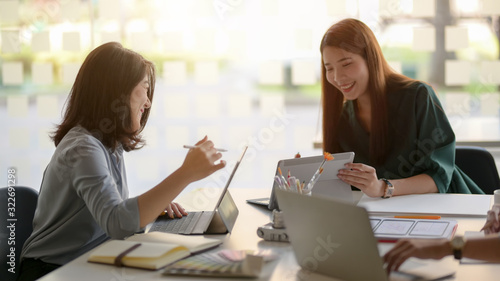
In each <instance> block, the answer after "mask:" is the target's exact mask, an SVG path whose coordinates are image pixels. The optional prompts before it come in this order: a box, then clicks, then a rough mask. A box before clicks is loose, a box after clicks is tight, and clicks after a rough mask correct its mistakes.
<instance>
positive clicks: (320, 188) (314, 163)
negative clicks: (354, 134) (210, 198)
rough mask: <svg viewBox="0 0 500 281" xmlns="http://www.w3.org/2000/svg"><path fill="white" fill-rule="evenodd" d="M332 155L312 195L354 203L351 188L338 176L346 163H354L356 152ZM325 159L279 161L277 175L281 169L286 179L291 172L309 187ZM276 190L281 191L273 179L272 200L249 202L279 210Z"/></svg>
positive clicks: (260, 199)
mask: <svg viewBox="0 0 500 281" xmlns="http://www.w3.org/2000/svg"><path fill="white" fill-rule="evenodd" d="M332 155H333V157H334V159H333V160H330V161H328V162H326V163H325V165H324V166H323V169H324V171H323V173H322V174H321V177H320V178H319V180H318V182H317V183H316V184H315V185H314V188H313V189H312V193H313V194H317V195H321V196H327V197H333V198H336V199H339V200H342V201H346V202H350V203H352V202H353V199H352V191H351V186H350V185H348V184H347V183H345V182H343V181H342V180H341V179H339V178H338V177H337V174H338V171H339V170H340V169H343V168H344V165H345V164H346V163H352V162H353V160H354V152H342V153H335V154H332ZM323 159H324V156H323V155H319V156H310V157H302V158H291V159H283V160H280V161H278V165H277V167H276V173H275V175H279V171H278V168H280V169H281V172H282V173H283V176H285V177H286V176H287V174H288V171H290V173H291V175H292V176H295V177H296V178H298V179H300V180H301V181H305V183H306V185H307V183H308V182H309V181H310V180H311V178H312V176H313V175H314V173H315V172H316V170H317V169H318V167H319V165H320V164H321V162H323ZM275 189H279V187H278V186H277V185H276V183H275V182H274V178H273V188H272V191H271V197H270V198H256V199H248V200H247V202H248V203H251V204H257V205H263V206H267V208H268V209H269V210H274V209H279V206H278V204H277V201H276V196H275Z"/></svg>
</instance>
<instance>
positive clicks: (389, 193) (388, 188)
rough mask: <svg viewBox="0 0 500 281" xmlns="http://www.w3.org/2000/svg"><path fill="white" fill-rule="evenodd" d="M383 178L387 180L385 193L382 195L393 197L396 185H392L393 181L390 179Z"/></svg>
mask: <svg viewBox="0 0 500 281" xmlns="http://www.w3.org/2000/svg"><path fill="white" fill-rule="evenodd" d="M381 180H383V181H384V182H385V189H384V195H383V196H382V198H391V197H392V194H393V193H394V185H392V183H391V182H390V181H389V180H388V179H385V178H381Z"/></svg>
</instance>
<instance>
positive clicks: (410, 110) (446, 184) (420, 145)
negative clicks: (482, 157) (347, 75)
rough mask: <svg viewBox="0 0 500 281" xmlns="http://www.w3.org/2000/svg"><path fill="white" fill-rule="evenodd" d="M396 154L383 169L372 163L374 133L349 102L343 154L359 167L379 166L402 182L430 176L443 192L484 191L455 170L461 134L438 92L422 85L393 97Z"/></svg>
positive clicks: (342, 124) (383, 174)
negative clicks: (457, 134) (457, 140)
mask: <svg viewBox="0 0 500 281" xmlns="http://www.w3.org/2000/svg"><path fill="white" fill-rule="evenodd" d="M387 99H388V101H389V102H388V112H389V116H388V118H389V136H390V137H389V140H388V141H389V146H388V147H390V153H389V155H388V158H387V160H386V161H385V163H384V164H383V165H373V164H371V163H370V161H369V134H368V133H367V132H366V130H365V129H364V128H363V127H362V126H361V124H360V123H359V121H358V119H357V117H356V113H355V110H354V103H353V102H352V101H347V102H346V103H345V105H344V110H343V113H342V117H341V120H340V126H339V134H338V135H339V137H338V138H339V144H340V147H341V150H343V151H354V152H355V158H354V162H357V163H364V164H367V165H370V166H373V167H374V168H375V169H376V170H377V175H378V177H379V178H387V179H400V178H408V177H411V176H415V175H419V174H422V173H425V174H428V175H429V176H431V177H432V178H433V179H434V182H435V183H436V185H437V188H438V190H439V192H440V193H479V194H482V193H483V192H482V191H481V189H480V188H479V187H478V186H477V185H476V184H475V183H474V182H473V181H472V180H471V179H470V178H469V177H468V176H467V175H466V174H465V173H464V172H462V171H461V170H460V169H459V168H458V167H457V166H456V165H455V134H454V133H453V129H452V128H451V126H450V123H449V122H448V118H447V117H446V115H445V113H444V111H443V109H442V106H441V103H440V102H439V99H438V98H437V96H436V94H435V93H434V90H433V89H432V87H430V86H429V85H426V84H425V83H421V82H417V83H415V84H413V85H411V86H410V87H407V88H406V89H404V90H401V91H397V92H393V93H388V94H387Z"/></svg>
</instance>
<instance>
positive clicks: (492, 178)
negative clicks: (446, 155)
mask: <svg viewBox="0 0 500 281" xmlns="http://www.w3.org/2000/svg"><path fill="white" fill-rule="evenodd" d="M455 152H456V153H455V164H456V165H457V166H458V167H459V168H460V169H461V170H462V171H463V172H464V173H465V174H467V175H468V176H469V177H470V178H471V179H472V180H473V181H474V182H475V183H476V184H477V185H478V186H479V187H480V188H481V189H482V190H483V191H484V193H486V194H493V191H494V190H495V189H500V178H499V176H498V170H497V166H496V164H495V159H494V158H493V156H492V155H491V153H490V152H489V151H488V150H486V149H484V148H482V147H478V146H457V147H456V150H455Z"/></svg>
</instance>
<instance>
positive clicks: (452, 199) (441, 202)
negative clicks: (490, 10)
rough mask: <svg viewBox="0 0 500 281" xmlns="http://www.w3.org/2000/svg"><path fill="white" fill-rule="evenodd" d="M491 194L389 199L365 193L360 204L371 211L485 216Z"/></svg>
mask: <svg viewBox="0 0 500 281" xmlns="http://www.w3.org/2000/svg"><path fill="white" fill-rule="evenodd" d="M491 201H492V196H491V195H482V194H481V195H480V194H448V193H432V194H411V195H401V196H394V197H391V198H389V199H383V198H372V197H368V196H366V194H363V196H362V197H361V199H360V200H359V202H358V206H360V207H363V208H365V209H366V210H367V211H368V212H369V213H391V214H437V215H458V216H481V217H485V216H486V214H487V212H488V210H489V209H490V208H491Z"/></svg>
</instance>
